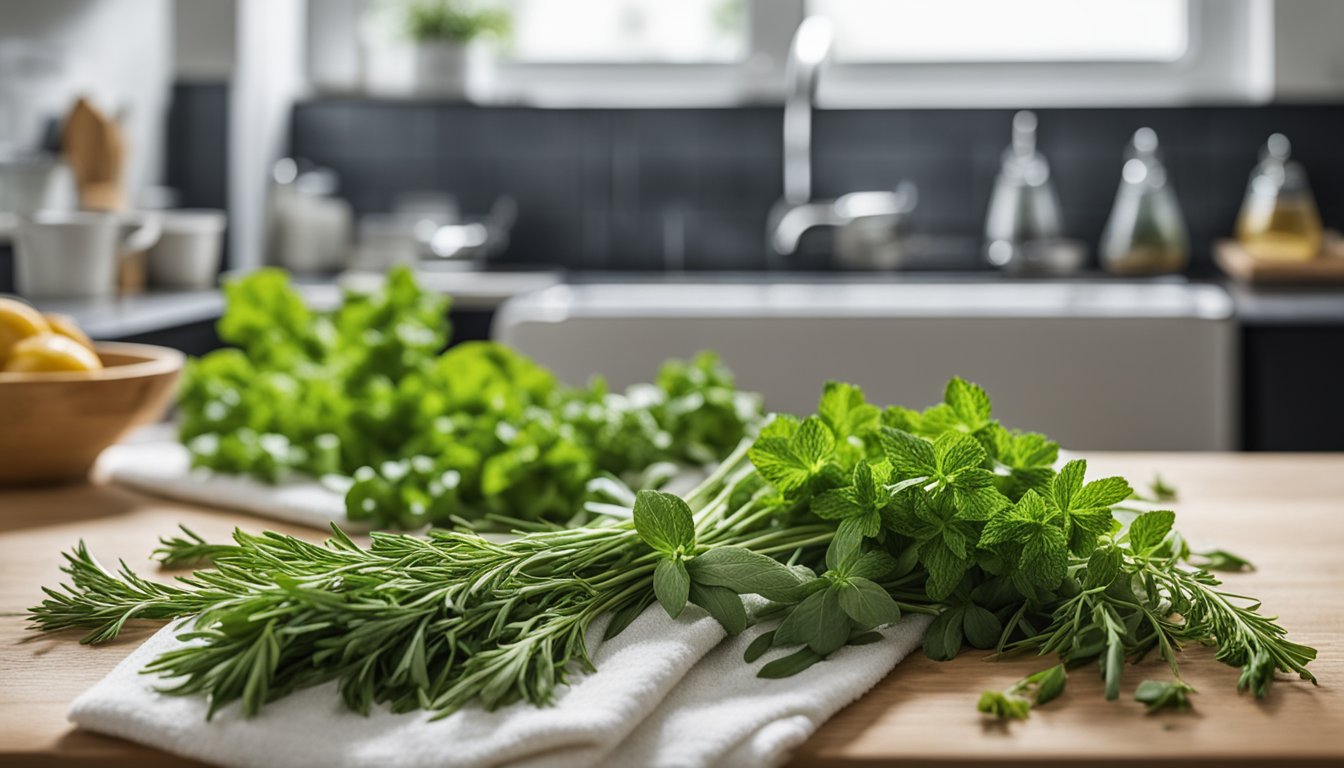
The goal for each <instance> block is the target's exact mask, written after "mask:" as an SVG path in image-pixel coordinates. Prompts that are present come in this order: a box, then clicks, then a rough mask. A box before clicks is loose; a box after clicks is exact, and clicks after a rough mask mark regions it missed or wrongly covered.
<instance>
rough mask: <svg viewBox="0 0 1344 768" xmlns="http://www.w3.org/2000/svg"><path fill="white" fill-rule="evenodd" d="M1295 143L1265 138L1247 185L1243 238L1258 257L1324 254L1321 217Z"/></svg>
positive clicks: (1300, 257)
mask: <svg viewBox="0 0 1344 768" xmlns="http://www.w3.org/2000/svg"><path fill="white" fill-rule="evenodd" d="M1291 153H1292V145H1291V144H1290V143H1289V142H1288V138H1287V137H1286V136H1284V135H1283V134H1281V133H1276V134H1274V135H1272V136H1270V137H1269V139H1268V140H1267V141H1266V142H1265V147H1264V149H1263V150H1261V152H1260V163H1259V164H1258V165H1256V167H1255V170H1254V171H1253V172H1252V173H1251V180H1250V183H1248V184H1247V185H1246V199H1245V201H1243V202H1242V204H1241V214H1240V215H1239V216H1238V217H1237V239H1238V240H1240V241H1241V245H1242V247H1243V248H1245V249H1246V250H1247V251H1248V252H1250V254H1251V255H1252V256H1254V257H1256V258H1258V259H1276V260H1282V261H1306V260H1308V259H1314V258H1316V257H1317V256H1318V255H1320V252H1321V236H1322V232H1321V216H1320V214H1319V213H1318V212H1317V210H1316V198H1315V197H1313V196H1312V194H1311V186H1310V185H1309V184H1308V183H1307V172H1306V171H1305V170H1304V169H1303V168H1302V164H1301V163H1298V162H1297V161H1295V160H1291V159H1290V158H1289V156H1290V154H1291Z"/></svg>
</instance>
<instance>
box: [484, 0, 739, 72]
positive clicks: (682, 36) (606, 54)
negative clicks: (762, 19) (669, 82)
mask: <svg viewBox="0 0 1344 768" xmlns="http://www.w3.org/2000/svg"><path fill="white" fill-rule="evenodd" d="M505 7H507V8H509V9H510V10H511V11H512V14H513V19H514V29H513V40H512V43H511V45H510V50H509V51H508V56H509V58H511V59H512V60H513V61H518V62H530V63H534V64H538V63H540V64H547V63H549V64H554V63H569V64H573V63H597V62H602V63H612V64H615V63H626V64H630V63H663V64H703V63H731V62H738V61H741V60H742V59H743V58H744V57H745V56H746V53H747V46H748V42H749V41H748V38H747V24H746V20H747V4H746V1H745V0H677V2H667V0H571V1H570V2H556V1H555V0H512V2H509V3H507V4H506V5H505Z"/></svg>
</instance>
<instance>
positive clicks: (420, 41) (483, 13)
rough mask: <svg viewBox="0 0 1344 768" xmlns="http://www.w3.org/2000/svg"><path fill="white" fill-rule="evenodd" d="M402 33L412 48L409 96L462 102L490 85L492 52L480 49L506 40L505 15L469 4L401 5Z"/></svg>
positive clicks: (452, 0)
mask: <svg viewBox="0 0 1344 768" xmlns="http://www.w3.org/2000/svg"><path fill="white" fill-rule="evenodd" d="M402 6H403V14H404V15H403V24H404V26H403V32H404V34H405V36H406V38H407V39H409V40H410V42H411V47H412V54H411V56H412V66H411V70H412V90H413V91H414V92H415V93H418V94H426V95H434V96H450V97H462V96H465V95H467V92H468V85H469V84H474V83H479V82H482V81H484V80H487V79H488V74H489V70H490V69H492V68H493V58H492V57H491V56H490V55H489V54H490V52H489V51H487V50H484V49H483V48H482V46H480V45H478V43H480V42H484V41H487V40H495V41H499V40H502V39H504V38H505V37H507V36H508V34H509V32H510V30H511V27H512V21H513V19H512V17H511V16H510V15H509V13H508V11H506V10H504V9H502V8H498V7H491V6H488V5H483V4H480V3H478V2H473V0H404V2H403V3H402Z"/></svg>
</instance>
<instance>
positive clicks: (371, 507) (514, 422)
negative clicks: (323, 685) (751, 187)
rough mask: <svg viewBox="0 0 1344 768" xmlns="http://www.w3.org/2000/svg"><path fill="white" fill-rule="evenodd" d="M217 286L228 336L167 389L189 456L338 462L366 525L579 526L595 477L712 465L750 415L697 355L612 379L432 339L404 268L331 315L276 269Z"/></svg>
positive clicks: (337, 471)
mask: <svg viewBox="0 0 1344 768" xmlns="http://www.w3.org/2000/svg"><path fill="white" fill-rule="evenodd" d="M225 293H226V295H227V300H228V307H227V311H226V312H225V314H224V317H223V318H222V319H221V320H220V323H219V335H220V338H221V339H223V340H224V341H226V342H229V343H231V344H234V345H236V346H235V347H233V348H229V349H223V350H219V351H216V352H212V353H210V354H208V355H205V356H204V357H202V358H200V359H197V360H194V361H192V362H191V364H190V365H189V366H188V368H187V372H186V376H185V378H184V383H183V388H182V395H181V398H180V410H181V415H182V425H181V439H182V441H183V442H184V443H185V444H186V445H187V446H188V448H189V449H190V451H191V454H192V460H193V462H194V464H195V465H196V466H203V467H208V468H210V469H213V470H216V471H219V472H229V473H237V474H248V475H252V476H254V477H258V478H260V479H263V480H266V481H270V482H275V481H278V480H279V479H281V478H282V477H284V476H285V475H287V474H289V473H291V472H301V473H306V474H309V475H316V476H337V477H338V478H339V480H336V481H335V482H336V484H338V485H340V486H342V487H345V488H346V489H347V493H346V509H347V514H348V517H349V518H350V519H351V520H354V521H360V522H367V523H369V524H371V525H372V526H374V527H378V528H403V529H415V528H421V527H424V526H426V525H438V526H442V527H459V528H464V529H479V530H489V529H497V530H510V529H522V530H537V529H545V528H562V527H572V526H576V525H581V524H583V523H584V522H586V521H587V520H588V519H589V517H588V515H587V513H586V512H585V511H584V505H583V502H584V501H585V500H587V499H589V498H590V494H589V491H588V484H589V481H590V480H592V479H593V478H594V477H595V476H597V475H599V474H604V473H605V474H609V475H612V476H615V477H616V478H619V479H621V480H623V481H624V482H627V483H630V484H633V485H635V486H637V487H638V486H640V485H641V484H642V482H644V480H642V479H641V477H640V474H641V473H642V472H643V471H644V470H645V469H646V468H647V467H649V466H650V465H654V464H658V463H662V462H674V463H681V464H687V463H690V464H710V463H713V462H716V461H718V460H719V459H721V458H723V457H724V456H725V455H726V454H727V453H728V452H729V451H731V450H732V449H733V447H734V446H735V445H737V443H738V442H739V441H741V439H742V438H743V436H744V435H745V434H746V433H747V432H748V431H749V430H750V429H751V428H752V426H753V425H754V424H755V423H756V422H757V421H758V420H759V418H760V412H759V404H758V402H757V399H756V398H755V397H754V396H751V395H747V394H744V393H741V392H738V391H737V389H736V387H735V386H734V384H733V379H732V374H731V373H729V372H728V370H727V369H726V368H724V366H723V365H722V364H721V363H720V362H719V361H718V359H717V358H716V357H715V356H714V355H712V354H708V353H706V354H702V355H700V356H699V357H697V358H695V359H694V360H690V361H669V362H668V363H667V364H665V365H664V366H663V369H662V370H661V372H660V373H659V375H658V378H657V380H656V382H655V383H653V384H645V385H640V386H636V387H633V388H631V390H629V391H628V392H625V393H614V392H610V391H608V389H607V387H606V385H605V384H604V383H603V382H601V381H595V382H593V383H592V384H591V385H590V386H589V387H587V388H583V389H576V388H571V387H566V386H564V385H562V384H561V383H560V382H558V381H556V379H555V377H554V376H553V375H552V374H551V373H550V372H549V371H547V370H546V369H544V368H542V367H541V366H539V365H537V364H536V363H534V362H532V361H531V360H528V359H527V358H525V357H523V356H522V355H519V354H518V353H516V352H513V351H512V350H509V349H507V348H505V347H501V346H499V345H496V344H491V343H485V342H468V343H465V344H460V345H458V346H456V347H453V348H452V349H450V350H448V351H447V352H443V351H442V350H443V347H444V345H445V344H446V343H447V340H448V335H449V327H448V323H447V315H446V312H447V306H448V304H447V300H446V299H445V298H443V297H441V296H438V295H435V294H432V293H429V292H426V291H424V290H422V289H421V288H420V287H419V286H418V285H417V284H416V282H415V279H414V277H413V276H412V273H411V272H410V271H409V270H407V269H398V270H393V271H392V272H391V273H389V275H388V277H387V280H386V282H385V284H384V285H383V287H382V288H380V289H379V290H378V291H375V292H373V293H368V294H363V293H349V294H347V295H346V296H345V299H344V301H343V303H342V304H341V306H340V307H339V308H337V309H336V310H335V311H334V312H329V313H324V312H317V311H314V310H311V309H310V308H309V307H308V306H307V304H305V302H304V301H303V299H302V297H301V296H299V295H298V293H297V292H295V291H294V290H293V288H292V287H291V286H290V284H289V280H288V277H286V276H285V274H284V273H283V272H281V271H278V270H260V271H258V272H255V273H253V274H250V275H248V276H246V277H243V278H241V279H239V280H236V281H232V282H230V283H228V284H226V286H225Z"/></svg>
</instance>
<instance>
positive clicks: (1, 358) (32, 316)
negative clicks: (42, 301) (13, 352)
mask: <svg viewBox="0 0 1344 768" xmlns="http://www.w3.org/2000/svg"><path fill="white" fill-rule="evenodd" d="M49 330H51V328H50V326H48V325H47V321H46V319H45V318H43V317H42V313H40V312H38V311H37V310H36V309H33V308H32V307H30V306H28V305H27V304H24V303H23V302H21V301H15V300H14V299H0V368H3V367H4V366H5V360H6V359H7V358H8V357H9V350H10V347H13V346H14V345H15V344H17V343H18V342H20V341H22V340H24V339H26V338H28V337H29V336H36V335H37V334H39V333H46V332H47V331H49Z"/></svg>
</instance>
